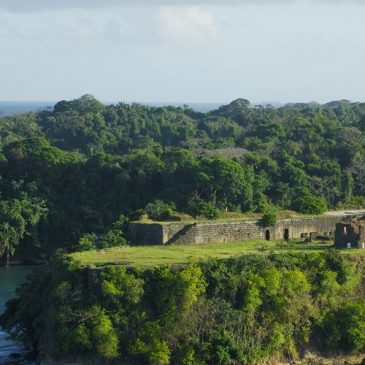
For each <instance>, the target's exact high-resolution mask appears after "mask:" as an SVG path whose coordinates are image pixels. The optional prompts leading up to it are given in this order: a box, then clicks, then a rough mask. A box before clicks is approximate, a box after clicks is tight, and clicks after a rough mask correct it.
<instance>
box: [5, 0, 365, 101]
mask: <svg viewBox="0 0 365 365" xmlns="http://www.w3.org/2000/svg"><path fill="white" fill-rule="evenodd" d="M364 18H365V0H302V1H300V0H0V100H2V101H15V100H21V101H57V100H62V99H74V98H77V97H79V96H81V95H84V94H92V95H94V96H96V97H97V98H98V99H100V100H102V101H106V102H115V101H127V102H130V101H136V102H186V103H188V102H217V103H226V102H229V101H232V100H234V99H237V98H246V99H249V100H250V101H252V102H254V103H263V102H310V101H317V102H328V101H331V100H339V99H348V100H352V101H365V47H364V39H365V21H364Z"/></svg>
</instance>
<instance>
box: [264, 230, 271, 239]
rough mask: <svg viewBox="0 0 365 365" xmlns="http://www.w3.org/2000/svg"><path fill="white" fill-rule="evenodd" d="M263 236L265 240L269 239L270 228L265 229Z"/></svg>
mask: <svg viewBox="0 0 365 365" xmlns="http://www.w3.org/2000/svg"><path fill="white" fill-rule="evenodd" d="M265 238H266V241H270V230H269V229H267V230H266V232H265Z"/></svg>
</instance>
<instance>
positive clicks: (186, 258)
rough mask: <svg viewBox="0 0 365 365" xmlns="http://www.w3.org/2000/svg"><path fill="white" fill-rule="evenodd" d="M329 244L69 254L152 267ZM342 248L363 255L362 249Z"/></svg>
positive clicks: (308, 249)
mask: <svg viewBox="0 0 365 365" xmlns="http://www.w3.org/2000/svg"><path fill="white" fill-rule="evenodd" d="M331 247H332V243H321V242H313V243H304V242H290V243H287V242H283V241H270V242H268V241H250V242H237V243H221V244H207V245H199V246H193V245H191V246H189V245H169V246H132V247H130V246H126V247H116V248H111V249H107V250H100V251H87V252H77V253H74V254H72V255H71V256H72V257H73V258H75V259H77V260H79V261H81V263H83V264H88V265H104V264H123V265H129V266H136V267H155V266H161V265H183V264H186V263H188V262H191V261H193V262H199V261H202V260H203V261H204V260H207V259H209V258H217V259H225V258H229V257H232V256H238V255H244V254H249V253H258V254H268V253H286V252H303V253H304V252H320V251H324V250H327V249H329V248H331ZM345 252H350V253H354V254H355V253H356V255H365V250H349V251H345Z"/></svg>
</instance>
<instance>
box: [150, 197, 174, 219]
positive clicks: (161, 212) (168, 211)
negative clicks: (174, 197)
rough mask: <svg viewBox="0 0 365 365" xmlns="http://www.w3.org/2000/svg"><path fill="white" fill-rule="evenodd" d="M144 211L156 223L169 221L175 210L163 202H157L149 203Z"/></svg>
mask: <svg viewBox="0 0 365 365" xmlns="http://www.w3.org/2000/svg"><path fill="white" fill-rule="evenodd" d="M144 210H145V211H146V213H147V214H148V217H149V218H151V219H153V220H156V221H163V220H167V219H169V218H170V217H171V216H172V214H173V208H172V207H171V205H169V204H167V203H165V202H163V201H161V200H155V201H154V202H152V203H148V204H147V205H146V207H145V209H144Z"/></svg>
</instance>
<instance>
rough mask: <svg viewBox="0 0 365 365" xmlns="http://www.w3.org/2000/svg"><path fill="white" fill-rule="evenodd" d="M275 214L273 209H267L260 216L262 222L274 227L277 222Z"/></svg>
mask: <svg viewBox="0 0 365 365" xmlns="http://www.w3.org/2000/svg"><path fill="white" fill-rule="evenodd" d="M277 219H278V217H277V214H276V212H275V211H273V210H268V211H266V212H265V213H264V215H263V216H262V222H263V223H264V225H265V226H266V227H274V226H275V224H276V222H277Z"/></svg>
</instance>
